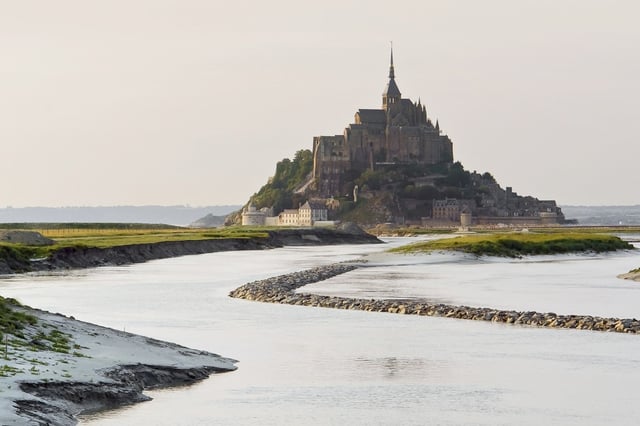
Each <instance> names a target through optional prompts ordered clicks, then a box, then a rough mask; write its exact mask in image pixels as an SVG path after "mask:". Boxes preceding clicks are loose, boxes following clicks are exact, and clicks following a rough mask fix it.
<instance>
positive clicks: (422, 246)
mask: <svg viewBox="0 0 640 426" xmlns="http://www.w3.org/2000/svg"><path fill="white" fill-rule="evenodd" d="M627 249H633V246H632V245H631V244H629V243H627V242H625V241H622V240H621V239H620V238H618V237H615V236H611V235H602V234H592V233H575V232H565V233H533V232H531V233H510V234H479V235H466V236H460V237H456V238H446V239H441V240H435V241H424V242H418V243H413V244H409V245H406V246H402V247H397V248H394V249H391V250H389V251H390V252H392V253H421V252H430V251H461V252H465V253H471V254H475V255H477V256H502V257H520V256H525V255H542V254H562V253H575V252H596V253H600V252H606V251H614V250H627Z"/></svg>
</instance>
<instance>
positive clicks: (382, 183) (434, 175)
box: [226, 150, 563, 225]
mask: <svg viewBox="0 0 640 426" xmlns="http://www.w3.org/2000/svg"><path fill="white" fill-rule="evenodd" d="M312 161H313V157H312V153H311V152H310V151H309V150H300V151H298V152H296V155H295V157H294V158H293V160H289V159H284V160H282V161H280V162H278V164H277V165H276V171H275V174H274V176H273V177H272V178H270V179H269V180H268V182H267V183H266V184H265V185H264V186H263V187H262V188H260V190H259V191H258V192H256V193H255V194H253V195H252V196H251V197H250V199H249V201H248V202H247V204H246V205H248V204H249V202H251V203H253V205H254V206H255V207H256V208H258V209H261V208H264V207H266V208H273V212H274V214H276V215H277V214H278V213H279V212H281V211H282V210H284V209H290V208H297V207H298V206H299V205H300V204H301V203H304V201H306V200H308V199H312V198H318V197H319V195H318V193H317V189H316V188H315V186H314V182H313V179H312V176H311V172H312V169H313V164H312ZM347 174H348V173H347ZM356 187H357V188H358V190H357V197H356V195H355V193H354V189H355V188H356ZM339 194H340V195H336V196H335V197H334V199H333V202H332V203H331V207H332V208H331V209H330V211H329V219H331V220H340V221H352V222H356V223H359V224H362V225H375V224H379V223H385V222H396V223H420V221H421V220H422V218H429V217H433V204H434V200H446V199H456V200H460V202H461V204H462V205H464V206H465V208H468V209H469V210H471V212H472V213H473V215H474V216H490V217H491V216H492V217H496V216H497V217H507V216H519V217H522V216H536V215H537V214H538V213H539V212H541V211H551V212H554V213H557V214H558V217H560V218H561V220H562V219H563V216H562V212H561V211H560V209H559V208H557V206H556V204H555V201H541V200H538V199H537V198H534V197H530V196H520V195H518V194H517V193H515V192H512V191H511V188H503V187H501V186H500V185H499V184H498V183H497V182H496V180H495V179H494V177H493V176H492V175H491V173H488V172H485V173H477V172H475V171H474V172H469V171H468V170H465V168H464V166H463V165H462V164H461V163H460V162H455V163H453V164H444V163H443V164H436V165H420V164H386V163H384V164H382V163H380V164H376V167H375V169H374V170H366V171H364V172H363V173H361V174H355V173H352V174H351V176H350V177H349V178H348V179H347V180H346V183H344V184H343V186H342V188H341V189H340V192H339ZM246 205H245V206H246ZM240 219H241V218H240V211H237V212H235V213H232V214H231V215H229V216H228V217H227V220H226V224H239V223H240V221H241V220H240Z"/></svg>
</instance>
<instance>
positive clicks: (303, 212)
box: [298, 201, 328, 226]
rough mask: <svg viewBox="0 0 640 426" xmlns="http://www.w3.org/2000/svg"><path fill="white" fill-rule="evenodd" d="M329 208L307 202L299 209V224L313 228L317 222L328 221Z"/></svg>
mask: <svg viewBox="0 0 640 426" xmlns="http://www.w3.org/2000/svg"><path fill="white" fill-rule="evenodd" d="M327 216H328V210H327V206H325V205H324V204H323V203H321V202H318V201H307V202H306V203H304V204H303V205H302V206H300V208H299V209H298V224H299V225H301V226H313V225H314V224H315V223H316V222H324V221H326V220H327Z"/></svg>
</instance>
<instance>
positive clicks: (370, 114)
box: [358, 109, 387, 124]
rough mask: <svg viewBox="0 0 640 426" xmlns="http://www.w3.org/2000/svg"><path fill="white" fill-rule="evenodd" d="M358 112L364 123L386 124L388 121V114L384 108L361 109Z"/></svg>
mask: <svg viewBox="0 0 640 426" xmlns="http://www.w3.org/2000/svg"><path fill="white" fill-rule="evenodd" d="M358 114H359V115H360V121H361V122H362V123H376V124H385V123H386V122H387V114H386V113H385V112H384V110H383V109H359V110H358Z"/></svg>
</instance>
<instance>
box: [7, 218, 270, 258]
mask: <svg viewBox="0 0 640 426" xmlns="http://www.w3.org/2000/svg"><path fill="white" fill-rule="evenodd" d="M5 229H11V230H20V229H22V230H28V231H36V232H39V233H41V234H42V235H43V236H45V237H47V238H51V239H52V240H54V242H55V243H54V244H53V245H49V246H27V245H22V244H15V243H7V242H1V243H0V258H2V257H3V254H5V255H6V254H7V253H8V252H12V253H11V254H12V255H14V256H23V257H26V258H38V257H47V256H48V255H49V254H50V253H52V252H54V251H56V250H58V249H60V248H64V247H99V248H107V247H116V246H124V245H132V244H153V243H159V242H165V241H194V240H212V239H228V238H243V239H250V238H267V237H268V236H269V234H268V231H269V230H270V228H264V227H261V228H252V227H241V226H237V227H228V228H221V229H217V228H212V229H201V228H197V229H196V228H180V227H174V226H163V225H137V224H64V225H60V224H39V226H38V225H35V226H28V227H27V226H23V227H19V226H14V227H6V226H5V225H4V224H2V225H0V231H3V230H5Z"/></svg>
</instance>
